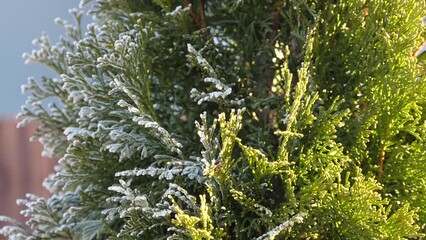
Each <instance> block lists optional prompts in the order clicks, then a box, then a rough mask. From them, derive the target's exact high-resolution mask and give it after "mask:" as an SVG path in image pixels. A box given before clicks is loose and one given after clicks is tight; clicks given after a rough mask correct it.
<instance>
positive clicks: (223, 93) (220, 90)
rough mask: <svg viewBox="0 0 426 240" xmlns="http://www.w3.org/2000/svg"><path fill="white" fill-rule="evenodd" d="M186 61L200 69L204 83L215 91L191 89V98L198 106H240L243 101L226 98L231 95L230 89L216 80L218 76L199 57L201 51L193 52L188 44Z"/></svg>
mask: <svg viewBox="0 0 426 240" xmlns="http://www.w3.org/2000/svg"><path fill="white" fill-rule="evenodd" d="M187 47H188V52H189V54H188V59H189V60H190V62H191V63H192V64H193V65H194V66H195V67H199V68H201V69H202V71H203V72H205V75H206V76H208V77H205V78H204V80H203V81H204V82H205V83H207V84H211V85H212V88H213V89H215V90H216V91H208V92H200V91H199V90H197V89H195V88H193V89H191V92H190V93H191V98H192V99H193V100H194V101H196V102H197V103H198V104H199V105H200V104H202V103H203V102H216V103H228V104H231V105H241V104H242V103H243V102H244V99H228V96H229V95H230V94H231V93H232V88H231V87H230V86H228V85H226V84H224V83H223V82H222V81H221V80H219V79H218V75H217V73H216V71H215V70H214V68H213V67H212V66H211V65H210V64H209V63H208V61H207V60H206V59H205V58H204V57H203V56H202V55H201V51H197V50H195V48H194V47H193V46H192V45H191V44H188V45H187Z"/></svg>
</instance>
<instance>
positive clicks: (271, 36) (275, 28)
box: [269, 10, 281, 43]
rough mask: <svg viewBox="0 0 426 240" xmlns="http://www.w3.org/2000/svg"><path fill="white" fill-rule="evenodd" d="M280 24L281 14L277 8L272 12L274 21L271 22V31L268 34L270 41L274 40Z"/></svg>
mask: <svg viewBox="0 0 426 240" xmlns="http://www.w3.org/2000/svg"><path fill="white" fill-rule="evenodd" d="M280 25H281V14H280V11H279V10H276V11H275V12H274V21H273V23H272V31H271V33H270V34H269V42H270V43H272V42H274V39H275V37H276V36H277V33H278V28H279V27H280Z"/></svg>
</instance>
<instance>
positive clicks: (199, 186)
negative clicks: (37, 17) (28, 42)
mask: <svg viewBox="0 0 426 240" xmlns="http://www.w3.org/2000/svg"><path fill="white" fill-rule="evenodd" d="M80 5H81V6H84V5H86V9H88V13H89V14H90V15H91V16H92V17H93V23H90V24H89V25H87V28H82V27H81V19H82V16H83V12H82V11H81V10H72V11H71V13H72V15H73V16H74V18H75V20H76V23H75V24H74V25H73V24H70V23H68V22H66V21H64V20H61V19H57V20H56V22H57V23H58V24H59V25H62V26H63V27H64V29H65V30H66V37H63V38H62V39H61V40H60V41H59V42H58V43H56V44H52V43H50V42H49V40H48V38H47V36H42V37H40V38H38V39H36V41H35V42H36V44H37V45H38V49H37V50H35V51H33V52H32V53H31V54H27V55H26V59H27V61H28V62H37V63H41V64H43V65H45V66H47V67H49V68H51V69H53V70H54V71H55V72H56V73H57V77H56V78H43V79H42V80H41V81H36V80H33V79H30V80H29V82H28V84H27V85H26V86H24V87H23V89H24V91H25V92H29V93H30V94H31V96H30V97H29V98H28V101H27V103H26V105H25V106H24V107H23V108H22V112H21V114H20V117H21V119H22V121H21V123H20V125H25V124H26V123H28V122H31V121H37V122H40V126H39V128H38V130H37V133H36V134H35V135H34V138H36V139H38V140H39V141H41V142H42V143H43V144H44V152H43V153H44V154H45V155H46V156H49V157H56V158H59V159H60V160H59V163H58V165H57V166H56V168H55V172H54V173H53V174H52V175H51V176H49V177H48V178H47V179H46V180H45V182H44V186H45V187H46V188H47V189H48V190H49V191H50V192H51V193H52V196H51V197H50V198H48V199H44V198H41V197H38V196H34V195H30V194H29V195H28V196H27V199H23V200H19V201H18V202H19V203H20V204H22V205H24V206H25V207H26V209H25V210H23V211H22V214H24V215H25V216H27V217H28V218H29V220H28V222H27V223H26V225H27V226H24V225H22V224H21V223H18V222H16V221H14V220H12V219H9V218H7V217H2V220H6V221H8V222H9V225H8V226H6V227H4V228H2V230H1V233H2V234H3V235H5V236H7V237H9V238H10V239H84V240H91V239H413V238H422V237H424V236H425V235H424V234H425V233H426V229H425V226H426V225H425V224H426V197H425V194H426V171H425V169H426V144H425V141H426V140H425V139H426V123H425V121H426V111H425V103H426V94H425V93H426V79H425V75H424V74H425V68H424V65H422V64H423V63H422V62H421V61H420V60H418V59H417V57H419V56H420V55H422V49H418V48H419V46H421V44H422V43H423V41H424V40H425V38H426V34H425V27H424V26H423V25H422V21H421V19H422V17H424V16H425V15H426V9H425V2H424V1H420V0H395V1H387V0H370V1H367V0H353V1H337V0H336V1H317V0H294V1H278V0H264V1H255V0H239V1H230V0H222V1H216V0H192V1H190V0H183V1H178V0H126V1H123V0H96V1H95V0H93V1H90V0H83V1H81V3H80ZM416 50H418V51H417V52H416ZM423 51H424V49H423ZM413 53H414V54H413ZM52 99H55V100H54V101H52ZM49 102H51V103H50V104H48V103H49ZM52 102H53V103H52Z"/></svg>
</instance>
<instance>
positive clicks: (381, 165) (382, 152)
mask: <svg viewBox="0 0 426 240" xmlns="http://www.w3.org/2000/svg"><path fill="white" fill-rule="evenodd" d="M384 165H385V147H381V148H380V150H379V170H378V172H377V180H378V181H380V180H381V179H382V176H383V168H384Z"/></svg>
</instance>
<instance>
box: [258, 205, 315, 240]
mask: <svg viewBox="0 0 426 240" xmlns="http://www.w3.org/2000/svg"><path fill="white" fill-rule="evenodd" d="M306 215H307V214H306V213H303V212H302V213H299V214H296V215H294V216H293V217H292V218H290V219H289V220H287V221H285V222H283V223H282V224H280V225H278V226H276V227H275V228H273V229H271V230H270V231H268V232H266V233H265V234H263V235H262V236H260V237H258V238H256V240H264V239H265V240H272V239H275V237H276V236H277V235H278V234H280V233H281V232H282V231H284V230H286V229H289V228H291V227H292V226H293V225H294V224H295V223H301V222H302V221H303V218H304V217H305V216H306Z"/></svg>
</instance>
